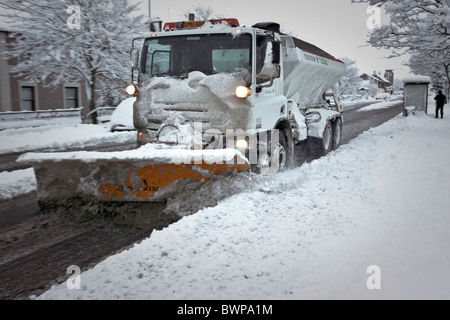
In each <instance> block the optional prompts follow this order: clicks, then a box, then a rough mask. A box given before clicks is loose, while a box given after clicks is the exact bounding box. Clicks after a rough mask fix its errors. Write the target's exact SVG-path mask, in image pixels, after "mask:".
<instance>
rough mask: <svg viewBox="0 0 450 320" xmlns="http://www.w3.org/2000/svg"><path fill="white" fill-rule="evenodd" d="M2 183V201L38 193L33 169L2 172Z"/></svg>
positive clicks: (0, 176)
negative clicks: (34, 192)
mask: <svg viewBox="0 0 450 320" xmlns="http://www.w3.org/2000/svg"><path fill="white" fill-rule="evenodd" d="M0 181H1V182H0V200H5V199H10V198H13V197H16V196H20V195H23V194H26V193H29V192H33V191H36V177H35V175H34V170H33V168H29V169H25V170H16V171H13V172H0Z"/></svg>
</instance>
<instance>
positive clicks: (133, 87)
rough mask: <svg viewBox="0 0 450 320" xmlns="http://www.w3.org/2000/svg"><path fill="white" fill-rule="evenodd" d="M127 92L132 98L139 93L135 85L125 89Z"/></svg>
mask: <svg viewBox="0 0 450 320" xmlns="http://www.w3.org/2000/svg"><path fill="white" fill-rule="evenodd" d="M125 91H126V92H127V94H129V95H130V96H134V95H135V94H136V92H137V89H136V86H135V85H134V84H130V85H128V86H127V87H126V88H125Z"/></svg>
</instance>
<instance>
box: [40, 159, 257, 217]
mask: <svg viewBox="0 0 450 320" xmlns="http://www.w3.org/2000/svg"><path fill="white" fill-rule="evenodd" d="M32 165H33V167H34V171H35V175H36V181H37V193H38V202H39V206H40V207H41V208H49V207H55V206H60V205H62V204H68V203H70V202H72V203H73V202H77V201H78V202H103V203H128V202H165V201H166V200H167V199H168V198H171V197H173V196H174V195H176V194H177V193H179V192H182V191H183V190H184V189H185V188H186V187H188V186H189V185H190V184H192V183H197V184H198V183H203V182H206V181H208V180H209V179H210V178H211V177H212V176H214V175H221V174H227V173H230V172H232V171H234V170H237V171H244V170H249V165H248V164H247V163H243V164H239V162H238V161H237V159H235V161H234V163H233V164H229V163H218V164H217V163H212V164H210V163H206V162H204V161H202V162H201V163H198V164H174V163H151V161H149V160H148V159H144V160H138V159H133V160H114V159H111V160H105V159H99V160H96V161H90V162H83V161H80V160H71V159H64V160H57V161H56V160H55V161H53V160H50V159H47V160H45V161H38V162H35V163H32Z"/></svg>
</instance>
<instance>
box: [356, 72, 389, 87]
mask: <svg viewBox="0 0 450 320" xmlns="http://www.w3.org/2000/svg"><path fill="white" fill-rule="evenodd" d="M360 78H361V79H362V80H363V83H365V84H366V86H367V85H368V84H376V85H377V86H378V89H381V90H383V91H385V92H387V91H388V89H390V88H391V87H392V86H393V84H394V72H393V71H392V70H386V72H385V75H384V77H382V76H381V75H380V74H377V73H376V72H375V71H374V72H373V74H372V75H368V74H367V73H364V74H362V75H361V76H360Z"/></svg>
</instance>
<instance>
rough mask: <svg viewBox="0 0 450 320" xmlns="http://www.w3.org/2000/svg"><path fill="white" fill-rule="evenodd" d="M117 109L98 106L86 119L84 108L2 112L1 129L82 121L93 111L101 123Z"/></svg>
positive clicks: (0, 114) (0, 118) (0, 115)
mask: <svg viewBox="0 0 450 320" xmlns="http://www.w3.org/2000/svg"><path fill="white" fill-rule="evenodd" d="M115 109H116V108H113V107H102V108H97V109H95V110H94V111H92V112H90V113H89V114H88V115H87V116H86V119H84V117H83V108H77V109H55V110H38V111H8V112H0V130H2V129H8V128H21V127H31V126H33V127H34V126H42V125H47V124H55V123H59V122H63V123H66V122H71V123H73V122H75V123H82V122H83V120H89V118H90V115H91V114H92V113H93V112H97V119H98V121H99V122H100V123H102V122H108V121H109V120H110V118H111V115H112V113H113V112H114V110H115Z"/></svg>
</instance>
